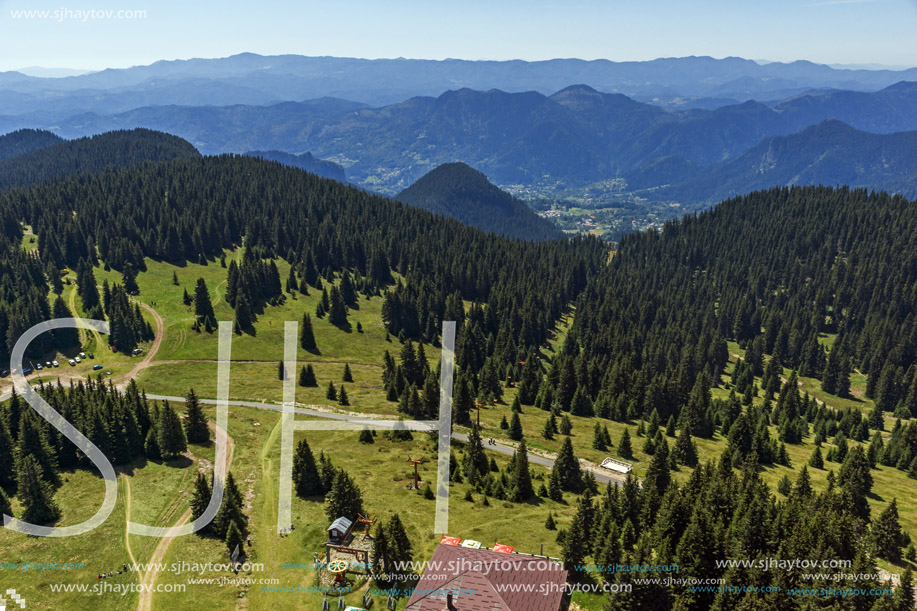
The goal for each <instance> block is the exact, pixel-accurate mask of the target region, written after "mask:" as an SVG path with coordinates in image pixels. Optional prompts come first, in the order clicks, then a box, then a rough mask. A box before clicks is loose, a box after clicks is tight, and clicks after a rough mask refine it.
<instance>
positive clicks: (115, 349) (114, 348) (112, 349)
mask: <svg viewBox="0 0 917 611" xmlns="http://www.w3.org/2000/svg"><path fill="white" fill-rule="evenodd" d="M108 349H109V350H111V351H112V352H117V351H118V349H117V348H116V347H114V346H109V347H108Z"/></svg>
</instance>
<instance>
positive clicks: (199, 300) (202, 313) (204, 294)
mask: <svg viewBox="0 0 917 611" xmlns="http://www.w3.org/2000/svg"><path fill="white" fill-rule="evenodd" d="M194 314H195V316H197V318H198V321H200V322H201V323H203V324H207V323H209V324H210V325H211V326H213V327H216V316H215V315H214V313H213V304H212V303H211V302H210V291H208V290H207V283H206V282H204V279H203V278H198V279H197V284H196V285H195V287H194Z"/></svg>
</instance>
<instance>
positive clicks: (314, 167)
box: [245, 151, 346, 182]
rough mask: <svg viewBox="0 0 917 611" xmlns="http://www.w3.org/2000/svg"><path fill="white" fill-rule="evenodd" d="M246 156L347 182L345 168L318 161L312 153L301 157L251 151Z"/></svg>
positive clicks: (275, 152)
mask: <svg viewBox="0 0 917 611" xmlns="http://www.w3.org/2000/svg"><path fill="white" fill-rule="evenodd" d="M245 154H246V155H248V156H249V157H257V158H258V159H265V160H267V161H276V162H277V163H282V164H284V165H288V166H292V167H294V168H299V169H300V170H305V171H306V172H310V173H312V174H316V175H317V176H322V177H324V178H331V179H332V180H336V181H338V182H345V181H346V177H345V173H344V168H342V167H341V166H339V165H338V164H336V163H334V162H333V161H327V160H325V159H318V158H317V157H314V156H313V155H312V153H308V152H306V153H302V154H300V155H296V154H293V153H285V152H283V151H249V152H247V153H245Z"/></svg>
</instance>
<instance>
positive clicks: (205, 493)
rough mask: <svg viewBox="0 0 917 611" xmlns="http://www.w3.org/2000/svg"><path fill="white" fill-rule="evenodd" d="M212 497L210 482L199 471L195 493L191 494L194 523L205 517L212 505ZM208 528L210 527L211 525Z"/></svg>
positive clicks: (195, 482)
mask: <svg viewBox="0 0 917 611" xmlns="http://www.w3.org/2000/svg"><path fill="white" fill-rule="evenodd" d="M211 496H213V491H212V490H211V489H210V482H208V481H207V478H206V477H205V476H204V474H203V473H201V472H200V471H198V472H197V475H196V476H195V478H194V492H192V493H191V520H192V521H194V520H197V519H198V518H199V517H201V516H202V515H204V511H206V510H207V506H208V505H209V504H210V498H211ZM207 527H209V524H208V526H207ZM207 527H205V528H207ZM198 532H200V531H198Z"/></svg>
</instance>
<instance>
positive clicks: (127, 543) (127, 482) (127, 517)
mask: <svg viewBox="0 0 917 611" xmlns="http://www.w3.org/2000/svg"><path fill="white" fill-rule="evenodd" d="M121 481H122V482H123V483H124V547H125V548H126V549H127V555H128V556H130V558H131V563H132V564H134V565H135V566H136V564H137V559H136V558H135V557H134V552H133V550H131V536H130V535H129V534H128V532H127V525H128V524H129V523H130V521H131V478H129V477H128V476H127V475H125V474H124V473H122V474H121Z"/></svg>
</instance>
